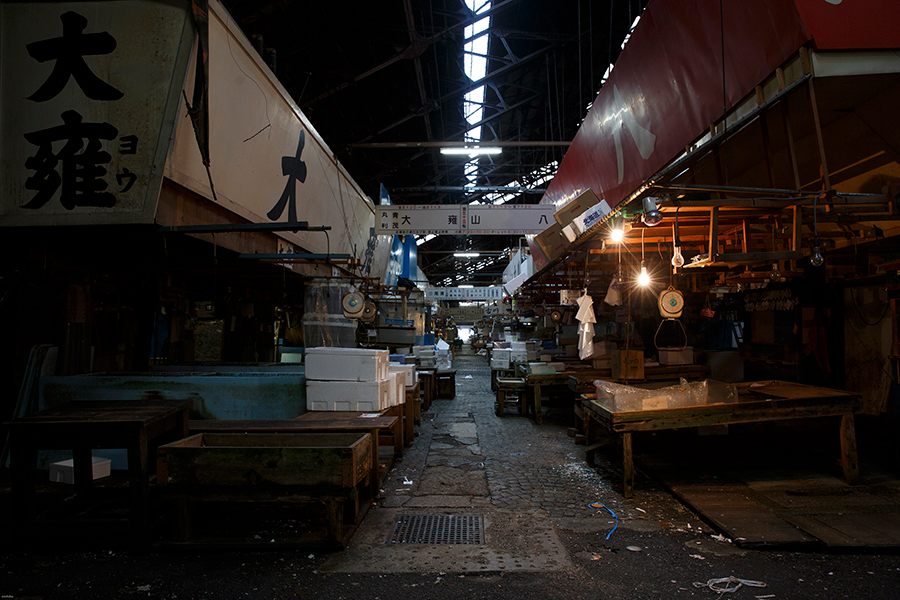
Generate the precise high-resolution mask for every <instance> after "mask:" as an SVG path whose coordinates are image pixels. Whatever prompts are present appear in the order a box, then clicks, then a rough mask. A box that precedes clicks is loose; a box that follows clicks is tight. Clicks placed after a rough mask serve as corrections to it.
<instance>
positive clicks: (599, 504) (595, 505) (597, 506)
mask: <svg viewBox="0 0 900 600" xmlns="http://www.w3.org/2000/svg"><path fill="white" fill-rule="evenodd" d="M588 506H589V507H591V508H594V509H597V510H600V509H601V508H602V509H604V510H605V511H606V512H608V513H609V514H611V515H612V516H613V517H615V519H616V525H615V527H613V528H612V529H611V530H610V532H609V533H607V534H606V539H609V536H611V535H612V534H613V531H615V530H616V529H618V528H619V516H618V515H617V514H616V513H614V512H613V511H611V510H609V507H608V506H606V505H605V504H603V503H602V502H591V503H590V504H588Z"/></svg>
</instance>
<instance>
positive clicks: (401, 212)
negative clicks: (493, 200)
mask: <svg viewBox="0 0 900 600" xmlns="http://www.w3.org/2000/svg"><path fill="white" fill-rule="evenodd" d="M377 208H378V211H377V213H376V219H375V233H376V234H378V235H428V234H434V235H459V234H463V235H464V234H467V233H468V234H472V235H531V234H537V233H540V232H542V231H543V230H544V229H546V228H547V226H548V225H550V224H551V223H554V222H555V221H554V220H553V212H554V209H555V207H554V206H553V205H552V204H519V205H513V206H508V205H502V206H493V205H481V204H476V205H471V204H461V205H447V204H418V205H406V206H391V207H385V206H379V207H377Z"/></svg>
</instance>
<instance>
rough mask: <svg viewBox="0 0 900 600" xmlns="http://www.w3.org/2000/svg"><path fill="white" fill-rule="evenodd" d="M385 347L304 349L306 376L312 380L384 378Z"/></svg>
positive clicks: (377, 379) (386, 372) (385, 366)
mask: <svg viewBox="0 0 900 600" xmlns="http://www.w3.org/2000/svg"><path fill="white" fill-rule="evenodd" d="M389 364H390V361H389V360H388V351H387V350H369V349H367V348H308V349H307V351H306V379H307V380H310V379H312V380H315V381H379V380H382V379H387V377H388V365H389Z"/></svg>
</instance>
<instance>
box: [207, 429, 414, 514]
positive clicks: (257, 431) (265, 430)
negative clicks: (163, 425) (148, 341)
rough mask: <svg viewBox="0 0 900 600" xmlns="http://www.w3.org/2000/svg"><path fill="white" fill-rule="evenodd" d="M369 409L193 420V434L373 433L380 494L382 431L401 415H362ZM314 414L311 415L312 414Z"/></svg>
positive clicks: (374, 483) (372, 484)
mask: <svg viewBox="0 0 900 600" xmlns="http://www.w3.org/2000/svg"><path fill="white" fill-rule="evenodd" d="M362 414H366V413H346V412H308V413H304V414H302V415H300V416H299V417H297V418H296V419H248V420H245V419H235V420H223V421H218V420H192V421H191V422H190V430H191V434H197V433H370V434H372V435H371V438H372V441H371V444H372V471H371V473H370V480H369V491H370V494H371V495H372V497H373V498H374V497H375V496H377V495H378V488H379V487H380V478H379V475H378V432H379V431H381V430H384V429H390V430H392V431H393V430H394V429H395V428H396V426H397V422H398V420H399V419H398V417H396V416H379V417H362V416H360V415H362ZM308 415H311V416H308Z"/></svg>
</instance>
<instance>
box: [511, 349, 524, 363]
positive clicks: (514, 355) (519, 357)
mask: <svg viewBox="0 0 900 600" xmlns="http://www.w3.org/2000/svg"><path fill="white" fill-rule="evenodd" d="M509 360H510V361H511V362H525V361H527V360H528V353H527V352H525V351H522V352H519V351H517V350H513V351H512V352H510V353H509Z"/></svg>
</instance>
